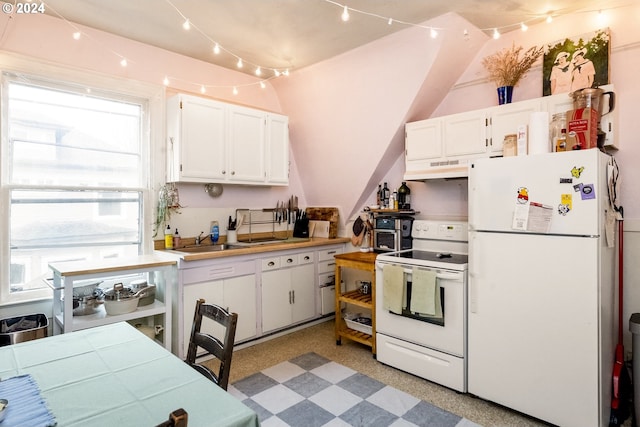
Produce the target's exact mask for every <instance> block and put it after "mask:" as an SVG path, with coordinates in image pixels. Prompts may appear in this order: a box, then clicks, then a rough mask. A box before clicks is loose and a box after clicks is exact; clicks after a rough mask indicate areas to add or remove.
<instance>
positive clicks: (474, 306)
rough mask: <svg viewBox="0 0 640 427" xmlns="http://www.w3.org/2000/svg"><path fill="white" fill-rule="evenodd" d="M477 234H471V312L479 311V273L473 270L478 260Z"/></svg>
mask: <svg viewBox="0 0 640 427" xmlns="http://www.w3.org/2000/svg"><path fill="white" fill-rule="evenodd" d="M475 238H476V236H475V235H474V234H473V233H470V235H469V257H470V259H469V283H468V287H469V311H470V312H471V313H474V314H475V313H477V312H478V283H477V280H476V278H477V275H476V274H475V271H474V270H473V267H475V266H477V265H478V263H477V262H476V259H475V258H476V256H477V251H476V250H474V243H475Z"/></svg>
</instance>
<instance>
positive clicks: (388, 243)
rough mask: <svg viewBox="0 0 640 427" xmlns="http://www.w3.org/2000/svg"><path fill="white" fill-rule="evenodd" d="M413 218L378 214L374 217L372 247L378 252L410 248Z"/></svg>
mask: <svg viewBox="0 0 640 427" xmlns="http://www.w3.org/2000/svg"><path fill="white" fill-rule="evenodd" d="M412 223H413V218H410V217H409V218H408V217H390V216H380V217H377V218H375V219H374V226H373V227H374V228H373V249H374V250H375V251H378V252H387V251H401V250H404V249H411V247H412V242H413V240H412V238H411V225H412Z"/></svg>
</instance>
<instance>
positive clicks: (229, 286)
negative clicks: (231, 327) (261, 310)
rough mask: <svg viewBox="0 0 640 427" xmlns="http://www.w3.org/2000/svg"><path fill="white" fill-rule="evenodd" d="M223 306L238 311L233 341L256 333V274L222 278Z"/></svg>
mask: <svg viewBox="0 0 640 427" xmlns="http://www.w3.org/2000/svg"><path fill="white" fill-rule="evenodd" d="M224 307H225V308H228V309H229V310H230V311H232V312H234V313H238V325H237V327H236V339H235V341H236V342H238V341H242V340H245V339H247V338H251V337H254V336H255V335H256V331H257V329H256V276H255V275H253V274H252V275H248V276H242V277H234V278H231V279H225V280H224Z"/></svg>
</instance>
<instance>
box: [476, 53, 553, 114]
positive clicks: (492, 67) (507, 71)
mask: <svg viewBox="0 0 640 427" xmlns="http://www.w3.org/2000/svg"><path fill="white" fill-rule="evenodd" d="M523 49H524V48H523V47H522V46H518V47H516V45H515V43H514V44H513V45H512V46H511V48H504V49H502V50H501V51H499V52H496V53H494V54H493V55H489V56H486V57H485V58H484V59H483V60H482V65H484V67H485V68H486V69H487V71H488V72H489V79H490V80H491V81H493V82H494V83H495V84H496V86H497V87H498V103H499V104H506V103H510V102H511V95H512V93H513V87H514V86H516V85H517V84H518V82H519V81H520V79H521V78H522V77H524V75H525V74H527V72H528V71H529V69H530V68H531V66H532V65H533V64H534V63H535V62H536V60H537V59H538V58H539V57H540V55H542V51H543V48H542V47H536V46H533V47H530V48H529V49H527V50H526V51H524V53H522V51H523ZM521 54H522V55H521Z"/></svg>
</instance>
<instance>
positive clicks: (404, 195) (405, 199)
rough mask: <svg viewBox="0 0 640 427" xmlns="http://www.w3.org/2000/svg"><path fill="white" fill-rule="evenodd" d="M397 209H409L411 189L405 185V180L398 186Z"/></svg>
mask: <svg viewBox="0 0 640 427" xmlns="http://www.w3.org/2000/svg"><path fill="white" fill-rule="evenodd" d="M398 209H402V210H409V209H411V190H410V189H409V187H407V182H406V181H402V185H401V186H400V187H399V188H398Z"/></svg>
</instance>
